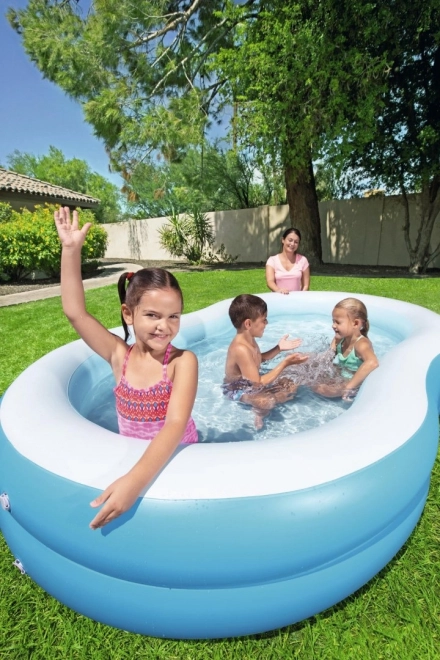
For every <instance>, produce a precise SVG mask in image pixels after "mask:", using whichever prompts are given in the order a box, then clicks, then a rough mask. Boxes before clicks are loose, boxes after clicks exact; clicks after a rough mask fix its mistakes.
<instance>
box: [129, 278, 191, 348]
mask: <svg viewBox="0 0 440 660" xmlns="http://www.w3.org/2000/svg"><path fill="white" fill-rule="evenodd" d="M152 289H173V290H174V291H177V293H178V294H179V296H180V300H181V302H182V309H183V295H182V290H181V288H180V286H179V282H178V281H177V280H176V278H175V277H174V275H173V274H172V273H169V272H168V271H167V270H164V269H163V268H141V270H138V271H137V272H136V273H128V272H126V273H122V275H121V277H120V278H119V280H118V293H119V300H120V301H121V305H123V304H124V303H125V304H126V305H127V307H128V308H129V309H130V311H131V312H134V310H135V309H136V307H137V306H138V305H139V303H140V301H141V298H142V296H143V295H144V293H145V292H146V291H151V290H152ZM121 319H122V326H123V328H124V332H125V341H127V339H128V337H129V334H130V333H129V330H128V326H127V324H126V322H125V320H124V317H123V316H122V313H121Z"/></svg>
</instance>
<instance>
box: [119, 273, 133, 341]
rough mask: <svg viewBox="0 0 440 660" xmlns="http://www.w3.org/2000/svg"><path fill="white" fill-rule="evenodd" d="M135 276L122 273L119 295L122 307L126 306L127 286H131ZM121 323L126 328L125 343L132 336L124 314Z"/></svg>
mask: <svg viewBox="0 0 440 660" xmlns="http://www.w3.org/2000/svg"><path fill="white" fill-rule="evenodd" d="M133 275H134V273H129V272H125V273H122V275H121V276H120V278H119V280H118V294H119V300H120V302H121V305H124V304H125V298H126V295H127V286H128V285H129V284H130V280H131V278H132V277H133ZM121 321H122V327H123V328H124V334H125V337H124V341H127V339H128V338H129V336H130V331H129V329H128V325H127V324H126V322H125V319H124V317H123V315H122V312H121Z"/></svg>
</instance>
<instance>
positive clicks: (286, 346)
mask: <svg viewBox="0 0 440 660" xmlns="http://www.w3.org/2000/svg"><path fill="white" fill-rule="evenodd" d="M288 337H289V335H284V336H283V337H281V339H280V341H279V342H278V344H277V345H276V346H274V347H273V348H271V349H270V350H269V351H265V352H264V353H262V354H261V359H262V360H263V362H266V360H271V359H272V358H274V357H275V356H276V355H278V353H280V352H281V351H293V349H294V348H298V346H300V345H301V343H302V339H288Z"/></svg>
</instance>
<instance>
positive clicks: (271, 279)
mask: <svg viewBox="0 0 440 660" xmlns="http://www.w3.org/2000/svg"><path fill="white" fill-rule="evenodd" d="M266 284H267V286H268V287H269V289H270V290H271V291H274V292H275V293H284V294H288V293H289V291H288V290H287V289H282V288H280V287H279V286H278V284H277V283H276V281H275V269H274V268H273V267H272V266H268V265H266Z"/></svg>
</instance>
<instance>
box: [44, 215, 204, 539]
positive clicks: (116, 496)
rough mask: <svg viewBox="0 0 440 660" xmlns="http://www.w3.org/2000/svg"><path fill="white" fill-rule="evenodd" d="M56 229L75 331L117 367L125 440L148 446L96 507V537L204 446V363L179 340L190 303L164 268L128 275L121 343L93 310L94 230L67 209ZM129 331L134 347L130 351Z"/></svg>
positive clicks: (123, 283)
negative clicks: (88, 276)
mask: <svg viewBox="0 0 440 660" xmlns="http://www.w3.org/2000/svg"><path fill="white" fill-rule="evenodd" d="M55 224H56V228H57V231H58V235H59V238H60V241H61V244H62V254H61V298H62V303H63V310H64V313H65V314H66V316H67V318H68V319H69V321H70V323H71V324H72V326H73V327H74V328H75V330H76V331H77V332H78V334H79V335H80V336H81V337H82V339H83V340H84V341H85V342H86V344H88V345H89V346H90V347H91V348H92V349H93V350H94V351H95V352H96V353H98V355H100V356H101V357H103V358H104V359H105V360H107V362H109V364H110V365H111V367H112V370H113V374H114V377H115V381H116V383H117V385H116V387H115V389H114V393H115V398H116V411H117V415H118V424H119V432H120V433H121V435H127V436H130V437H134V438H140V439H142V440H148V441H150V442H148V443H147V447H146V449H145V452H144V453H143V455H142V456H141V458H140V459H139V461H138V462H137V463H136V464H135V465H134V466H133V467H132V468H131V470H130V471H129V472H128V473H127V474H125V475H123V476H121V477H120V478H119V479H117V480H116V481H115V482H113V483H112V484H110V486H108V488H106V490H105V491H104V492H103V493H102V494H101V495H100V496H99V497H97V498H96V499H95V500H94V501H93V502H91V506H92V507H99V506H101V505H103V506H102V508H101V509H100V511H99V512H98V513H97V515H96V516H95V517H94V519H93V520H92V521H91V523H90V527H91V528H92V529H97V528H99V527H102V526H103V525H106V524H107V523H108V522H110V521H111V520H113V519H114V518H116V517H117V516H119V515H121V514H122V513H124V512H125V511H127V510H128V509H130V507H131V506H133V504H134V503H135V502H136V500H137V498H138V497H139V494H140V493H141V491H143V490H144V488H145V487H146V486H148V484H149V483H150V482H151V481H152V480H153V479H154V477H155V476H156V475H157V474H158V473H159V472H160V470H161V469H162V468H163V467H164V466H165V464H166V463H167V462H168V461H169V459H170V458H171V457H172V455H173V453H174V451H175V450H176V448H177V446H178V445H179V444H180V443H182V444H192V443H194V442H197V440H198V437H197V430H196V427H195V424H194V421H193V420H192V418H191V411H192V407H193V404H194V400H195V396H196V391H197V358H196V357H195V355H194V354H193V353H192V352H191V351H186V350H179V349H177V348H175V347H174V346H173V345H172V343H171V342H172V340H173V339H174V337H175V336H176V335H177V333H178V332H179V327H180V316H181V314H182V307H183V298H182V292H181V290H180V287H179V284H178V282H177V280H176V278H175V277H174V275H172V274H171V273H169V272H168V271H166V270H163V269H162V268H143V269H141V270H139V271H138V272H137V273H123V275H121V277H120V279H119V282H118V291H119V298H120V301H121V318H122V325H123V327H124V331H125V337H124V339H122V338H121V337H118V336H117V335H114V334H113V333H111V332H109V331H108V330H107V329H106V328H104V326H103V325H101V323H99V321H98V320H97V319H95V318H94V317H93V316H92V315H91V314H89V313H88V312H87V310H86V306H85V298H84V288H83V284H82V279H81V249H82V246H83V243H84V240H85V238H86V235H87V232H88V230H89V228H90V223H87V224H85V225H84V226H83V227H82V228H80V225H79V222H78V214H77V212H76V211H74V212H73V219H72V220H71V219H70V211H69V209H68V208H67V207H66V208H61V209H59V210H58V211H56V212H55ZM129 326H130V327H131V328H132V330H133V334H134V339H135V341H134V344H132V345H131V346H128V344H127V340H128V338H129V336H130V332H129Z"/></svg>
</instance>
